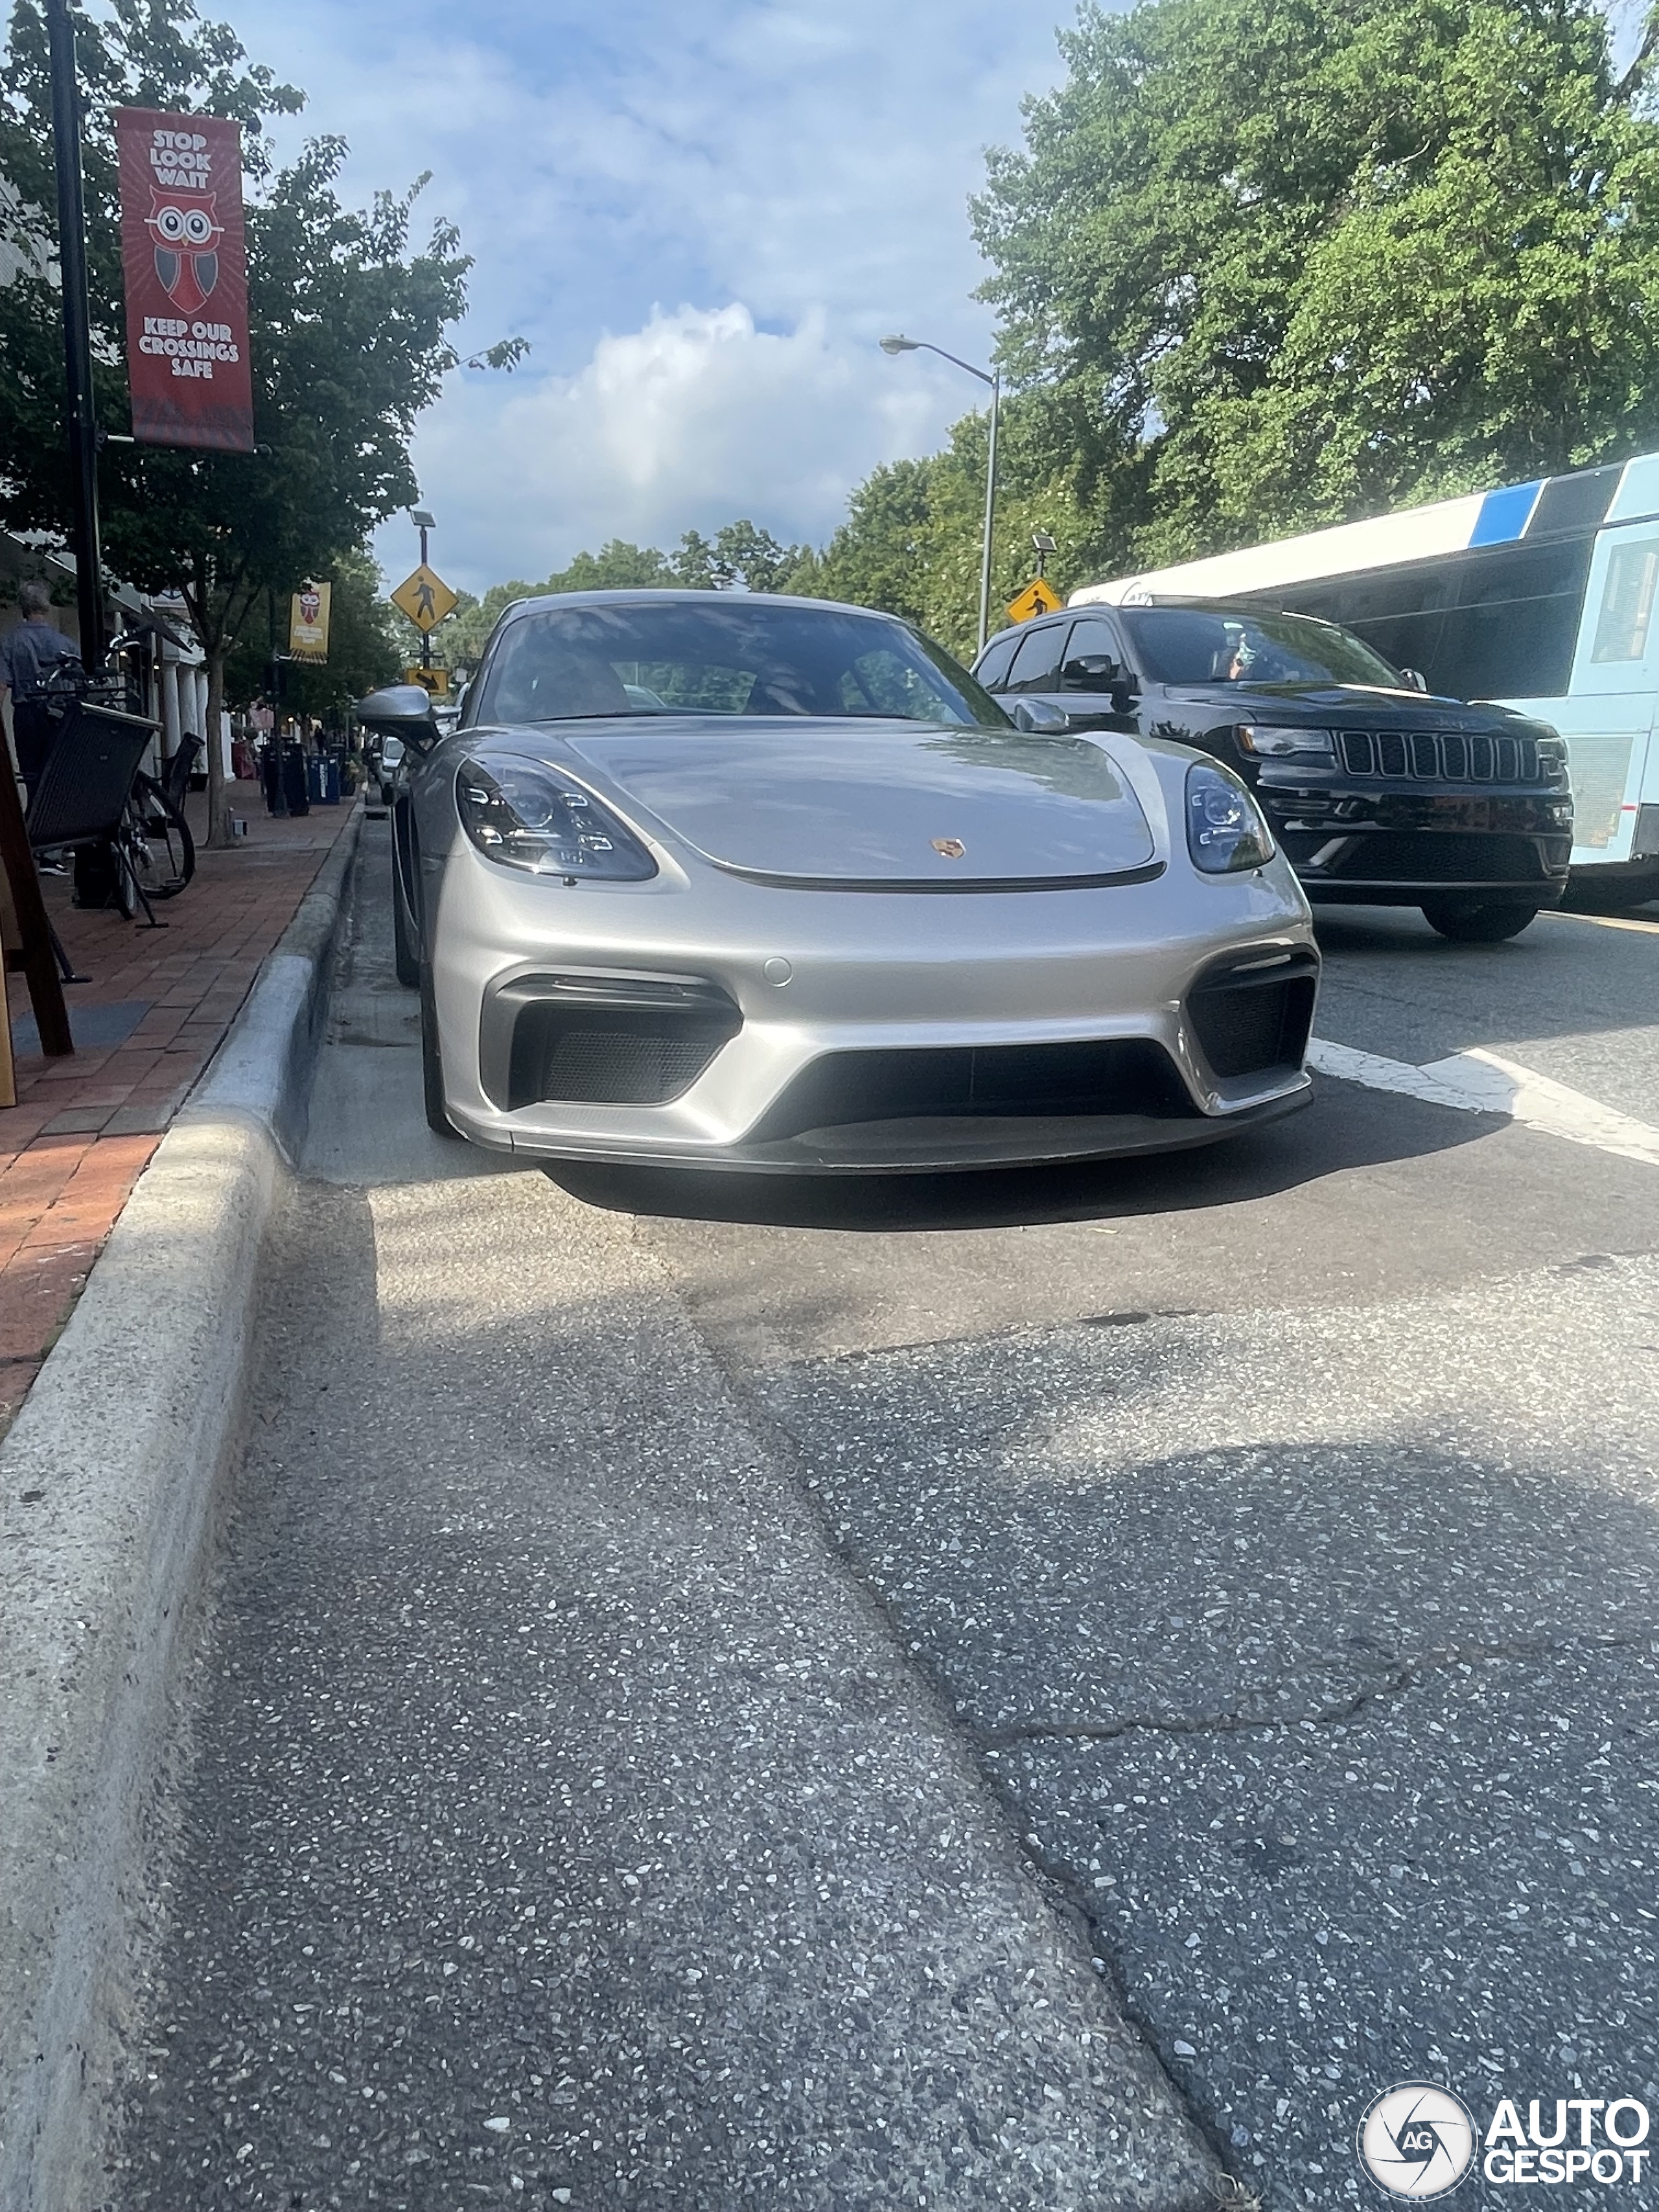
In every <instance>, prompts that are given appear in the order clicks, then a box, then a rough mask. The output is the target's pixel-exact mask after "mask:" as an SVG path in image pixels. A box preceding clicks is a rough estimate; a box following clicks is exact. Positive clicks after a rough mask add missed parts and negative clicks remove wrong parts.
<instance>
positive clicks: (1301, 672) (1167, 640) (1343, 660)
mask: <svg viewBox="0 0 1659 2212" xmlns="http://www.w3.org/2000/svg"><path fill="white" fill-rule="evenodd" d="M1120 618H1121V621H1122V623H1123V626H1124V628H1125V629H1127V631H1128V633H1129V635H1130V637H1131V639H1132V640H1133V643H1134V647H1135V651H1136V653H1137V655H1138V656H1139V660H1140V663H1141V665H1142V667H1143V668H1144V669H1145V671H1146V674H1147V675H1148V676H1150V677H1151V678H1152V679H1153V681H1154V682H1155V683H1158V684H1371V685H1377V684H1380V685H1382V686H1383V688H1384V689H1385V690H1390V691H1397V690H1401V688H1402V679H1401V675H1400V671H1398V669H1395V668H1391V667H1390V666H1389V664H1388V662H1387V661H1386V660H1384V659H1383V656H1382V655H1381V653H1373V652H1372V651H1371V649H1370V646H1368V645H1363V644H1361V642H1360V641H1359V640H1358V638H1357V637H1355V636H1353V635H1352V633H1351V632H1350V631H1348V630H1346V629H1337V628H1336V626H1335V624H1334V623H1322V622H1312V621H1310V620H1309V619H1308V617H1306V616H1304V615H1279V614H1257V613H1254V612H1250V613H1247V612H1245V611H1244V610H1243V608H1232V607H1216V608H1207V607H1124V608H1122V609H1121V610H1120Z"/></svg>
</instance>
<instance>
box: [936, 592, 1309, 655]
mask: <svg viewBox="0 0 1659 2212" xmlns="http://www.w3.org/2000/svg"><path fill="white" fill-rule="evenodd" d="M1160 607H1176V608H1185V609H1187V610H1188V611H1190V612H1192V613H1194V614H1205V615H1237V617H1239V619H1240V620H1241V621H1249V620H1252V619H1253V618H1254V617H1255V616H1257V615H1263V614H1277V615H1287V616H1291V618H1292V619H1293V620H1295V621H1297V622H1304V623H1315V624H1316V626H1317V627H1318V628H1319V629H1341V628H1342V624H1341V623H1338V622H1332V621H1331V620H1330V618H1329V617H1328V616H1326V615H1304V614H1297V613H1296V612H1295V611H1294V610H1293V609H1291V608H1290V607H1271V606H1261V605H1258V604H1257V602H1256V601H1255V600H1254V599H1205V598H1203V597H1202V596H1201V594H1200V593H1199V592H1151V593H1149V594H1148V595H1147V597H1146V599H1133V600H1124V601H1121V602H1120V601H1118V600H1116V599H1112V600H1105V599H1085V601H1084V602H1083V604H1082V605H1081V606H1076V607H1073V606H1065V607H1055V608H1054V609H1052V610H1051V611H1049V612H1048V613H1047V614H1041V615H1033V616H1032V617H1031V618H1030V621H1029V622H1023V623H1009V624H1008V626H1007V628H1006V629H1000V630H996V631H994V632H993V634H992V635H990V636H989V637H987V639H986V641H985V650H986V651H987V653H988V652H989V651H990V649H991V647H993V646H994V645H995V644H996V643H997V641H998V640H999V639H1000V638H1005V637H1008V636H1010V635H1012V633H1013V632H1014V631H1016V630H1018V631H1020V632H1022V633H1024V631H1026V630H1033V629H1054V626H1055V625H1056V624H1057V623H1062V622H1066V621H1081V620H1082V619H1083V618H1084V617H1086V616H1090V615H1143V614H1146V612H1147V611H1148V610H1149V609H1150V610H1152V611H1157V610H1158V608H1160ZM974 658H975V660H977V659H979V655H978V654H977V653H975V656H974Z"/></svg>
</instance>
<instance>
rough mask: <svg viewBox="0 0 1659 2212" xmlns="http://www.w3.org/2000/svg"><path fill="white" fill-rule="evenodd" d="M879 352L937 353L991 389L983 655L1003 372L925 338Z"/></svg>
mask: <svg viewBox="0 0 1659 2212" xmlns="http://www.w3.org/2000/svg"><path fill="white" fill-rule="evenodd" d="M881 349H882V351H883V352H884V353H890V354H901V353H936V354H937V355H938V356H939V359H940V360H941V361H948V362H950V363H951V367H952V368H965V369H966V370H967V372H968V374H969V376H976V377H977V378H978V379H979V380H980V382H981V384H988V385H989V386H990V387H991V441H990V449H989V451H988V453H987V455H986V461H985V538H984V543H983V544H982V546H981V550H980V559H979V652H980V653H983V652H984V650H985V640H986V637H987V635H988V634H989V631H990V627H991V525H992V522H993V521H994V519H995V515H996V504H997V415H998V412H999V410H1000V407H1001V404H1002V371H1001V369H1000V368H990V369H983V368H975V367H974V364H973V363H972V362H971V361H960V360H958V359H957V356H956V355H955V354H953V353H946V352H945V348H944V347H943V346H936V345H930V344H929V343H928V342H927V339H926V338H907V337H903V336H902V335H900V334H898V333H895V334H894V335H893V336H892V337H885V338H883V340H882V341H881ZM975 658H977V655H976V656H975Z"/></svg>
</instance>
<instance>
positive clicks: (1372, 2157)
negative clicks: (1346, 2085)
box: [1359, 2081, 1478, 2202]
mask: <svg viewBox="0 0 1659 2212" xmlns="http://www.w3.org/2000/svg"><path fill="white" fill-rule="evenodd" d="M1477 2141H1478V2137H1477V2136H1476V2134H1475V2126H1474V2114H1473V2113H1472V2112H1470V2110H1469V2108H1468V2106H1467V2105H1466V2104H1465V2103H1464V2102H1463V2100H1462V2098H1461V2097H1454V2096H1453V2094H1452V2093H1451V2091H1450V2090H1449V2089H1439V2088H1437V2087H1435V2085H1434V2084H1433V2083H1432V2082H1431V2081H1399V2082H1396V2083H1395V2087H1393V2088H1392V2089H1385V2090H1384V2091H1383V2094H1382V2095H1381V2096H1380V2097H1378V2098H1377V2099H1376V2101H1375V2102H1374V2103H1373V2104H1372V2105H1371V2106H1370V2109H1369V2111H1368V2112H1366V2114H1365V2117H1364V2119H1363V2120H1361V2122H1360V2123H1359V2162H1360V2164H1361V2165H1362V2166H1364V2169H1365V2171H1366V2172H1367V2173H1369V2174H1370V2178H1371V2179H1372V2180H1373V2181H1375V2182H1376V2183H1377V2185H1379V2186H1380V2187H1382V2188H1383V2189H1386V2190H1387V2191H1389V2195H1390V2196H1391V2197H1416V2198H1417V2199H1418V2200H1419V2202H1421V2201H1422V2200H1424V2199H1425V2198H1427V2197H1443V2196H1445V2194H1446V2193H1447V2191H1449V2190H1452V2189H1455V2188H1456V2186H1457V2185H1458V2183H1459V2182H1460V2181H1462V2179H1463V2176H1464V2175H1465V2174H1466V2173H1467V2172H1468V2170H1469V2168H1470V2166H1472V2165H1473V2164H1474V2152H1475V2145H1476V2142H1477Z"/></svg>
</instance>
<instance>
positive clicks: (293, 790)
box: [283, 745, 311, 814]
mask: <svg viewBox="0 0 1659 2212" xmlns="http://www.w3.org/2000/svg"><path fill="white" fill-rule="evenodd" d="M306 785H307V778H306V760H305V755H304V754H303V753H302V752H301V751H299V750H298V749H297V748H296V747H294V746H291V745H290V746H289V748H288V749H287V750H285V751H284V753H283V797H284V798H285V799H287V800H288V811H289V813H290V814H309V813H310V811H311V800H310V799H309V797H308V796H307V788H306Z"/></svg>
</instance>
